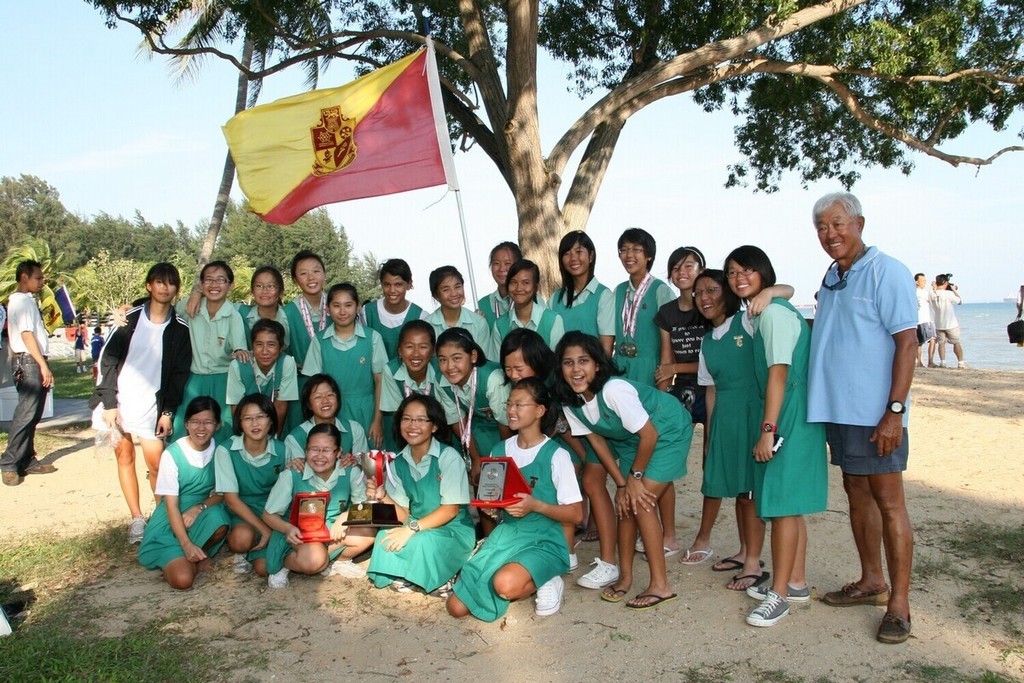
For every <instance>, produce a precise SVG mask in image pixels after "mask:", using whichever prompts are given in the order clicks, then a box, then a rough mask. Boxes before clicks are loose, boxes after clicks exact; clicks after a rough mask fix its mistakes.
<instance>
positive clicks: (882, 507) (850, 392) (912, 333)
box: [807, 193, 917, 643]
mask: <svg viewBox="0 0 1024 683" xmlns="http://www.w3.org/2000/svg"><path fill="white" fill-rule="evenodd" d="M813 218H814V225H815V228H816V229H817V232H818V240H819V241H820V242H821V246H822V248H823V249H824V250H825V253H827V254H828V255H829V256H831V257H832V258H833V259H834V261H833V263H832V265H831V266H829V269H828V271H827V272H826V273H825V277H824V279H823V280H822V281H821V289H820V290H819V291H818V310H817V315H816V317H815V320H814V328H813V334H812V336H811V359H810V372H809V378H808V380H809V386H808V408H807V419H808V421H810V422H824V423H825V434H826V437H827V439H828V444H829V449H830V451H831V453H832V464H834V465H838V466H839V467H840V468H841V469H842V472H843V488H844V489H845V490H846V495H847V498H848V499H849V503H850V526H851V527H852V528H853V539H854V542H855V543H856V545H857V554H858V555H859V556H860V565H861V575H860V578H859V579H858V580H857V581H853V582H851V583H848V584H846V585H845V586H843V587H842V588H841V589H840V590H838V591H833V592H831V593H828V594H826V595H825V598H824V602H825V603H826V604H829V605H834V606H840V607H845V606H850V605H886V612H885V616H883V617H882V622H881V624H880V625H879V627H878V634H877V638H878V640H879V641H881V642H883V643H902V642H904V641H905V640H906V639H907V637H908V636H909V635H910V598H909V593H910V567H911V563H912V561H913V552H914V532H913V529H912V528H911V526H910V517H909V515H908V514H907V506H906V501H905V499H904V492H903V471H904V470H905V469H906V468H907V454H908V450H909V443H908V440H907V400H908V396H909V394H910V383H911V381H912V380H913V377H914V358H915V355H916V353H917V299H916V297H915V294H914V280H913V278H912V277H911V273H910V271H909V270H908V269H907V267H906V266H904V265H903V264H902V263H900V262H899V261H897V260H896V259H894V258H892V257H889V256H886V255H885V254H883V253H882V252H880V251H879V250H878V249H877V248H876V247H867V246H866V245H865V244H864V240H863V237H862V232H863V230H864V215H863V212H862V209H861V205H860V202H859V201H858V200H857V198H856V197H854V196H853V195H852V194H848V193H835V194H829V195H826V196H824V197H822V198H821V199H819V200H818V202H817V203H816V204H815V205H814V212H813ZM883 545H884V546H885V554H886V558H887V560H888V566H889V579H890V582H891V583H892V588H891V590H890V588H889V586H887V585H886V583H885V574H884V572H883V569H882V554H881V549H882V546H883Z"/></svg>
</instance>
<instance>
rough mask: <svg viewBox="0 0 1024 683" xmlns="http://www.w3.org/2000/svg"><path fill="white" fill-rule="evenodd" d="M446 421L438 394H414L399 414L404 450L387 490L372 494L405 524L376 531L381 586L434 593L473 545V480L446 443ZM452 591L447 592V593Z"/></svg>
mask: <svg viewBox="0 0 1024 683" xmlns="http://www.w3.org/2000/svg"><path fill="white" fill-rule="evenodd" d="M448 434H449V431H448V425H447V421H446V420H445V414H444V409H443V408H442V407H441V404H440V403H438V402H437V399H435V398H433V397H432V396H424V395H422V394H410V395H409V396H408V397H406V398H405V400H403V401H402V403H401V404H400V405H399V406H398V410H397V411H395V438H396V440H397V441H398V443H399V445H401V446H402V450H401V451H400V452H399V454H398V457H396V458H395V459H394V461H392V463H391V465H390V466H389V472H388V476H387V478H386V480H385V485H384V487H382V488H377V487H376V486H374V483H373V482H369V483H368V484H367V496H368V497H369V498H371V499H376V500H380V501H382V502H385V503H393V504H394V505H395V509H396V512H397V514H398V519H399V520H400V521H402V522H403V526H400V527H396V528H393V529H387V530H382V531H381V532H380V533H379V534H377V541H376V545H375V546H374V549H373V556H372V557H371V558H370V567H369V569H368V570H367V575H368V576H369V577H370V580H371V581H373V584H374V585H375V586H376V587H377V588H384V587H385V586H388V585H390V586H391V587H392V588H393V589H394V590H397V591H399V592H402V593H406V592H409V591H411V590H412V589H413V587H414V586H416V587H419V588H421V589H423V591H424V592H426V593H432V592H434V591H437V590H439V589H442V588H443V587H444V586H445V585H446V584H447V582H448V580H449V579H451V578H452V577H454V576H455V574H456V573H457V572H458V571H459V569H461V568H462V565H463V564H465V562H466V560H467V559H469V554H470V553H471V552H472V550H473V545H474V544H475V542H476V535H475V533H474V530H473V522H472V520H471V519H470V517H469V510H468V508H467V505H468V503H469V479H468V478H467V476H466V465H465V462H464V461H463V459H462V456H461V455H460V454H459V452H458V451H457V450H455V449H454V448H452V447H451V446H448V445H446V444H445V441H446V440H447V438H448ZM442 592H443V595H447V592H446V591H442Z"/></svg>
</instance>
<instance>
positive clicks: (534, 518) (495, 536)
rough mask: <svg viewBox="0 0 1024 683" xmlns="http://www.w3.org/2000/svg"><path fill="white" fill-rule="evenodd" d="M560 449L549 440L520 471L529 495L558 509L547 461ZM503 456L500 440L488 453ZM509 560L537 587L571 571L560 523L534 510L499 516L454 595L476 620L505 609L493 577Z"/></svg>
mask: <svg viewBox="0 0 1024 683" xmlns="http://www.w3.org/2000/svg"><path fill="white" fill-rule="evenodd" d="M558 449H559V445H558V444H557V443H555V442H554V441H552V440H550V439H549V440H548V441H546V442H545V443H544V445H543V446H541V448H540V450H539V451H538V453H537V457H536V458H534V460H533V462H531V463H530V464H529V465H526V466H525V467H520V468H519V469H520V471H521V472H522V473H523V478H524V479H526V482H527V483H528V484H530V486H531V488H532V489H533V491H532V493H531V495H532V496H533V497H534V498H536V499H537V500H539V501H542V502H544V503H547V504H549V505H558V492H557V491H556V489H555V484H554V482H553V481H551V458H552V457H553V456H554V454H555V453H556V452H557V451H558ZM504 454H505V443H504V442H501V443H500V444H498V447H497V448H495V449H494V451H492V455H495V456H502V455H504ZM512 562H514V563H516V564H521V565H522V566H523V567H524V568H525V569H526V571H527V572H529V574H530V577H531V578H532V579H533V583H534V585H535V586H537V587H538V588H539V587H540V586H543V585H544V584H545V583H547V582H548V581H550V580H551V579H553V578H554V577H556V576H559V575H561V574H564V573H565V572H567V571H569V550H568V548H566V546H565V535H564V534H563V533H562V525H561V523H559V522H557V521H555V520H553V519H551V518H550V517H546V516H544V515H542V514H540V513H537V512H531V513H529V514H527V515H526V516H524V517H519V518H516V517H513V516H512V515H509V514H507V513H505V512H504V511H503V512H502V514H501V522H500V523H499V524H498V526H497V527H495V529H494V531H492V532H491V535H490V536H488V537H487V540H485V541H484V544H483V545H482V546H481V547H480V551H479V552H477V554H476V555H474V556H473V557H472V558H470V560H469V562H467V563H466V566H464V567H463V568H462V572H461V573H460V574H459V580H458V581H456V582H455V589H454V590H455V594H456V595H457V596H459V600H462V602H463V603H465V605H466V607H468V608H469V611H470V613H471V614H472V615H473V616H474V617H476V618H477V619H480V620H482V621H495V620H497V619H499V618H500V617H501V616H502V615H503V614H505V612H506V611H508V605H509V601H508V600H505V599H504V598H502V597H501V596H499V595H498V594H497V593H496V592H495V590H494V585H493V583H492V579H493V578H494V575H495V574H496V573H497V571H498V570H499V569H501V568H502V567H504V566H505V565H506V564H509V563H512Z"/></svg>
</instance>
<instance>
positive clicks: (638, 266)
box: [614, 228, 681, 557]
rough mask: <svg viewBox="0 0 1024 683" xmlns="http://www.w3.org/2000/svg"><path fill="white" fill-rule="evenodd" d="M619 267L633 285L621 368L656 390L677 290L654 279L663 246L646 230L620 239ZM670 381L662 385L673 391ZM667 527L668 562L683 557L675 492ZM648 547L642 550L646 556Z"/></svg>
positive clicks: (624, 319)
mask: <svg viewBox="0 0 1024 683" xmlns="http://www.w3.org/2000/svg"><path fill="white" fill-rule="evenodd" d="M618 247H619V261H620V262H621V263H622V267H623V268H624V269H625V270H626V274H627V275H629V279H628V280H626V281H625V282H623V283H622V284H620V285H619V286H618V287H616V288H615V310H616V311H617V313H618V315H617V316H616V319H615V342H616V343H615V355H614V358H615V364H616V365H617V366H618V367H619V368H620V369H622V371H623V372H624V375H625V377H626V379H629V380H632V381H634V382H638V383H641V384H646V385H649V386H655V380H654V374H655V370H656V368H657V367H658V364H659V363H660V362H661V331H660V330H659V329H658V326H657V325H656V324H655V322H654V316H655V315H657V313H658V310H659V309H660V308H661V307H662V306H664V305H665V304H667V303H669V302H670V301H674V300H675V298H676V296H675V294H673V293H672V289H671V288H670V287H669V286H668V285H667V284H665V283H664V282H662V281H661V280H659V279H657V278H655V277H654V276H653V275H652V274H651V268H652V267H653V266H654V257H655V254H656V253H657V245H656V244H655V242H654V238H653V237H652V236H651V234H650V233H648V232H647V231H646V230H644V229H642V228H629V229H628V230H626V231H625V232H623V233H622V235H621V236H620V237H619V242H618ZM668 384H669V378H665V379H662V380H661V381H659V382H658V383H657V385H656V386H657V387H658V388H659V389H667V388H668ZM658 511H659V514H660V518H661V526H662V541H661V543H662V547H663V548H664V552H665V555H666V557H674V556H675V555H678V554H679V553H680V552H681V549H680V547H679V541H678V540H677V539H676V522H675V520H676V492H675V488H674V487H671V486H670V487H669V488H668V491H667V492H666V494H665V495H664V496H662V497H661V498H660V499H659V501H658ZM645 549H646V546H645V545H644V543H643V542H640V543H637V545H636V550H637V551H638V552H644V551H645Z"/></svg>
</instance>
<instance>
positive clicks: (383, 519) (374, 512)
mask: <svg viewBox="0 0 1024 683" xmlns="http://www.w3.org/2000/svg"><path fill="white" fill-rule="evenodd" d="M342 524H344V525H345V526H357V527H358V526H364V527H366V526H368V527H395V526H402V523H401V522H400V521H398V511H397V510H395V506H394V505H391V504H389V503H357V504H356V505H353V506H352V507H350V508H349V509H348V519H346V520H345V521H344V522H342Z"/></svg>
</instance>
